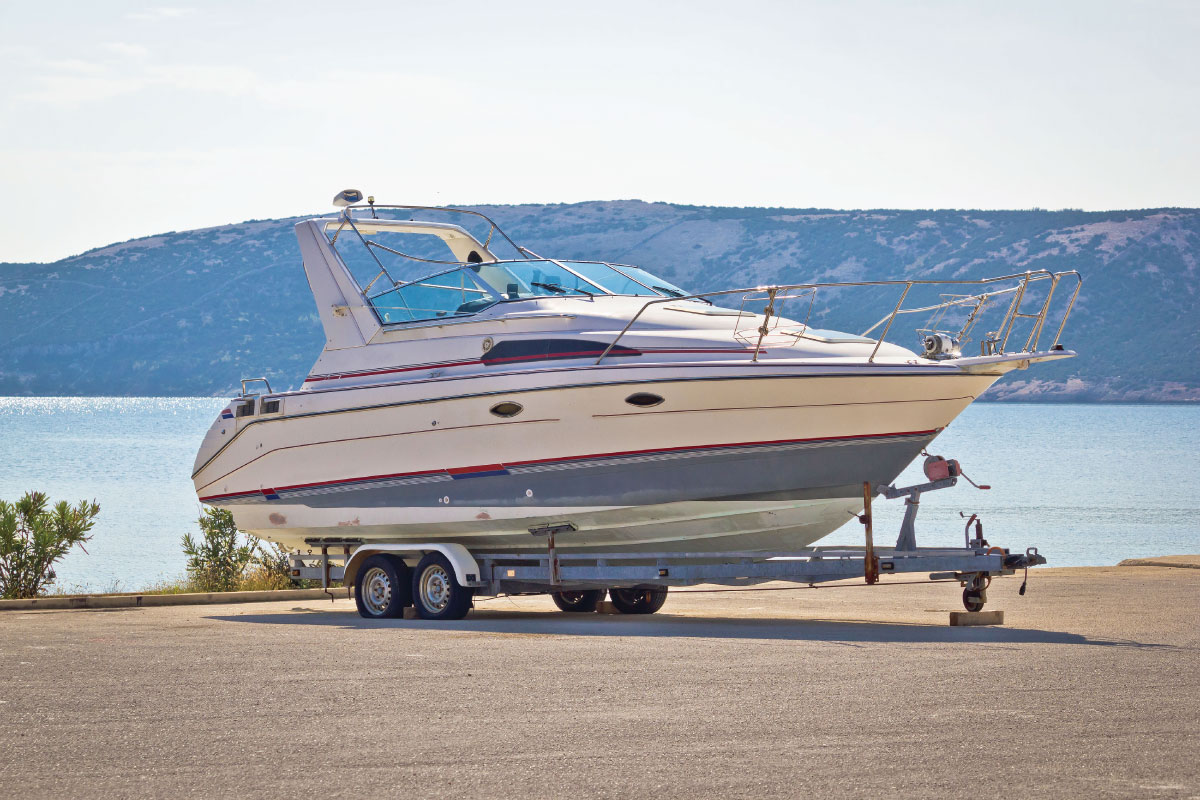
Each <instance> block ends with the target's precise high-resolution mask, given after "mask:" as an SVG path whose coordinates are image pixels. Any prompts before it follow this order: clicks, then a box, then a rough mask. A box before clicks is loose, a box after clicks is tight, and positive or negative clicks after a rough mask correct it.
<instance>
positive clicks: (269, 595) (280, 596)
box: [0, 588, 346, 611]
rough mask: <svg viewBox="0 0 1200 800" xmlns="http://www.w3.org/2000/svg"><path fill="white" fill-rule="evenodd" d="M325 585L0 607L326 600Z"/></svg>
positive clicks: (341, 593) (337, 592)
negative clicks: (309, 587) (314, 587)
mask: <svg viewBox="0 0 1200 800" xmlns="http://www.w3.org/2000/svg"><path fill="white" fill-rule="evenodd" d="M330 591H331V592H332V593H333V596H334V598H336V599H338V600H343V599H345V598H346V590H345V589H344V588H337V589H330ZM328 598H329V595H327V594H325V592H324V590H322V589H278V590H275V591H269V592H198V593H187V594H137V593H136V592H134V593H126V594H82V595H75V596H73V597H31V598H29V599H26V600H0V611H35V610H38V609H59V610H61V609H72V608H144V607H148V606H204V605H215V604H219V603H267V602H271V601H281V600H326V599H328Z"/></svg>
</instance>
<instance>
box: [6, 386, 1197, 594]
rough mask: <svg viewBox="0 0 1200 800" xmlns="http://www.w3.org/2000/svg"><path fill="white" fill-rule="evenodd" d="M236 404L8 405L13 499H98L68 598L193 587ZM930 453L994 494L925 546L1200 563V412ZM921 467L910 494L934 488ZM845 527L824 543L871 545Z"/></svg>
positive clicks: (1084, 424) (1028, 418) (938, 512)
mask: <svg viewBox="0 0 1200 800" xmlns="http://www.w3.org/2000/svg"><path fill="white" fill-rule="evenodd" d="M226 402H227V401H226V400H223V399H213V398H163V397H148V398H147V397H133V398H103V397H101V398H96V397H91V398H58V397H33V398H0V498H3V499H5V500H9V501H10V502H11V501H13V500H16V499H17V498H18V497H19V496H20V495H21V494H22V493H24V492H25V491H26V490H29V489H38V490H41V491H44V492H46V493H48V494H49V495H50V498H51V500H53V501H57V500H68V501H71V502H72V503H74V502H77V501H79V500H92V499H94V500H96V501H97V502H98V503H99V504H100V515H99V517H98V518H97V522H96V526H95V528H94V529H93V531H92V533H93V538H92V540H91V541H90V542H88V543H87V545H86V548H87V552H86V553H84V552H82V551H81V550H78V549H77V550H75V551H74V552H72V553H71V554H70V555H69V556H67V557H66V559H64V561H63V562H62V563H61V565H60V567H59V568H58V585H59V587H60V588H64V589H71V590H74V589H88V590H92V591H102V590H111V589H117V590H121V591H132V590H136V589H140V588H144V587H146V586H147V585H149V584H152V583H154V582H157V581H162V580H170V579H173V578H176V577H179V576H180V575H182V574H183V571H184V565H185V561H186V559H185V557H184V555H183V552H182V550H181V548H180V539H181V538H182V537H183V535H184V534H185V533H189V532H190V533H193V534H195V533H197V532H198V531H199V526H198V525H197V523H196V520H197V518H198V517H199V515H200V510H201V507H200V504H199V502H197V500H196V495H195V493H194V492H193V490H192V483H191V479H190V477H189V476H190V474H191V468H192V461H193V459H194V457H195V453H196V448H197V447H198V446H199V444H200V439H201V437H202V436H203V435H204V432H205V430H207V428H208V426H209V424H210V423H211V422H212V420H213V418H214V417H215V416H216V414H217V413H218V411H219V410H220V409H221V408H222V407H223V406H224V405H225V403H226ZM930 451H931V452H933V453H937V454H941V455H944V456H946V457H949V458H956V459H958V460H959V461H960V462H961V463H962V465H963V469H964V471H965V472H966V474H967V475H968V476H970V477H971V478H972V479H974V480H975V481H976V482H977V483H980V484H990V485H991V486H992V488H991V489H990V490H987V491H983V490H978V489H974V488H972V487H971V486H970V485H969V484H967V483H966V482H965V481H960V482H959V485H958V486H956V487H954V488H952V489H946V490H942V491H937V492H931V493H929V494H927V495H924V496H923V497H922V499H921V507H920V514H919V515H918V517H917V543H918V544H919V545H922V546H956V545H961V544H962V542H963V526H964V523H965V521H966V520H965V519H964V518H962V517H960V516H959V514H960V512H961V513H963V514H966V515H970V514H971V513H978V514H979V515H980V516H981V517H982V519H983V524H984V536H985V538H987V539H988V540H989V541H990V542H991V543H992V544H998V545H1002V546H1005V547H1010V548H1012V549H1014V550H1023V549H1024V548H1026V547H1029V546H1034V547H1037V548H1039V549H1040V551H1041V552H1042V554H1043V555H1045V556H1046V557H1047V558H1048V559H1049V561H1050V564H1051V565H1052V566H1084V565H1106V564H1115V563H1117V562H1118V561H1120V560H1122V559H1125V558H1135V557H1140V556H1154V555H1164V554H1168V553H1197V552H1200V522H1198V520H1200V499H1198V497H1200V494H1198V492H1197V487H1196V480H1197V478H1198V476H1200V407H1192V406H1154V405H1135V406H1134V405H1127V406H1113V405H1033V404H1027V405H1026V404H1022V405H1016V404H996V403H991V404H989V403H977V404H975V405H973V406H971V407H970V408H968V409H967V410H966V412H964V413H963V415H962V416H961V417H959V418H958V419H957V420H956V421H955V422H954V424H952V425H951V426H950V427H949V428H948V429H947V430H946V431H945V432H944V433H943V434H942V435H941V436H940V437H938V439H937V440H935V441H934V443H933V444H932V445H931V446H930ZM921 461H922V459H918V460H917V461H916V462H915V463H914V465H913V466H912V467H910V468H909V469H908V470H907V471H906V472H905V473H904V474H903V475H902V476H901V477H900V478H899V480H898V481H897V483H898V484H899V485H909V484H914V483H920V482H922V481H923V480H924V476H923V475H922V473H921V466H920V464H921ZM903 514H904V501H903V500H890V501H889V500H883V499H882V498H876V500H875V526H874V527H875V541H876V543H877V544H881V545H890V544H892V543H893V542H894V540H895V536H896V533H897V532H898V530H899V527H900V520H901V518H902V517H903ZM847 520H848V521H847V524H846V525H845V526H844V527H842V528H841V529H840V530H838V531H837V532H835V533H833V534H832V535H830V536H829V537H827V538H826V539H825V540H823V541H822V542H821V544H861V541H862V527H861V526H860V525H859V524H858V523H857V522H856V521H853V520H851V519H850V518H849V517H847Z"/></svg>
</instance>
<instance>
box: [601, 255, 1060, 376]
mask: <svg viewBox="0 0 1200 800" xmlns="http://www.w3.org/2000/svg"><path fill="white" fill-rule="evenodd" d="M1072 278H1073V279H1074V290H1073V291H1072V292H1071V297H1070V300H1068V301H1067V304H1066V307H1065V308H1064V309H1063V312H1062V320H1061V321H1060V322H1059V324H1058V330H1057V331H1055V334H1054V341H1053V342H1051V344H1050V347H1049V348H1048V349H1050V350H1055V349H1059V347H1060V346H1059V339H1061V338H1062V332H1063V328H1065V327H1066V324H1067V318H1068V317H1070V316H1071V309H1072V308H1074V306H1075V301H1076V300H1077V299H1078V298H1079V290H1080V288H1081V287H1082V285H1083V279H1082V277H1080V275H1079V273H1078V272H1076V271H1075V270H1066V271H1063V272H1049V271H1047V270H1033V271H1029V272H1020V273H1014V274H1012V275H1001V276H999V277H995V278H980V279H977V280H945V281H932V280H908V281H852V282H840V283H791V284H785V285H780V286H760V287H754V288H747V289H723V290H721V291H717V292H704V293H702V294H693V295H687V296H686V297H662V298H656V299H654V300H648V301H647V302H646V303H644V304H643V305H642V307H641V308H640V309H638V311H637V313H635V314H634V315H633V317H631V318H630V320H629V322H628V323H626V324H625V327H624V328H622V329H621V332H620V333H618V334H617V336H616V338H614V339H613V340H612V342H610V343H609V345H608V347H606V348H605V350H604V352H603V353H601V354H600V357H599V358H597V359H596V362H595V363H596V364H600V362H602V361H604V359H605V358H606V357H607V356H608V354H609V353H610V352H611V351H612V349H613V348H614V347H616V346H617V343H618V342H620V341H621V337H623V336H624V335H625V334H626V333H628V332H629V329H630V328H632V327H633V325H634V323H636V322H637V321H638V320H639V319H640V318H641V317H642V315H643V314H644V313H645V312H646V310H647V309H648V308H650V307H651V306H656V305H661V304H664V303H677V302H680V301H682V300H708V301H710V302H711V300H710V298H715V297H727V296H731V295H741V296H742V308H741V310H739V312H738V313H739V317H740V316H743V315H745V316H748V317H750V318H751V319H754V320H755V321H756V322H758V323H759V324H758V326H757V328H756V329H755V332H756V333H757V334H758V337H757V341H756V342H755V346H754V355H753V356H752V360H754V361H757V360H758V357H759V354H760V353H761V351H762V346H763V341H764V339H766V337H767V336H768V335H770V334H771V333H774V332H776V330H777V326H778V324H779V319H780V312H779V309H778V308H777V307H776V303H777V302H781V301H783V300H785V299H793V298H797V297H804V298H806V299H807V300H808V309H809V312H811V310H812V306H813V302H814V298H815V296H816V293H817V292H818V291H819V290H822V289H824V290H833V289H848V288H852V287H871V286H875V287H895V288H896V289H898V290H899V292H900V296H899V299H897V300H896V305H895V307H894V308H893V309H892V310H891V312H890V313H888V314H886V315H885V316H884V317H883V318H882V319H880V320H879V322H877V323H875V324H874V325H872V326H871V327H869V328H867V329H866V330H865V331H864V332H863V333H862V334H861V335H862V337H867V336H869V335H870V334H871V333H873V332H874V331H875V330H876V329H878V328H879V327H880V326H882V327H883V331H882V333H880V335H879V338H878V339H876V340H875V348H874V349H873V350H872V351H871V356H870V358H869V359H868V361H871V362H873V361H874V360H875V356H876V355H877V354H878V353H879V347H880V345H882V344H883V342H884V341H885V340H886V339H887V335H888V333H889V332H890V331H891V328H892V323H894V322H895V321H896V318H897V317H899V316H901V315H904V314H932V315H933V316H932V318H931V320H930V323H929V325H927V326H926V327H924V328H919V329H918V332H920V333H934V334H936V333H946V334H948V335H949V336H950V338H951V339H952V340H954V341H955V342H956V343H958V344H961V343H964V342H966V341H967V337H968V336H969V335H970V333H971V331H972V329H973V328H974V327H975V326H976V325H977V324H978V322H979V321H980V318H981V315H982V313H983V311H984V310H985V309H986V308H987V307H988V306H989V305H991V304H992V303H993V302H994V301H996V300H997V299H999V298H1005V297H1007V298H1009V302H1008V307H1007V309H1006V310H1005V312H1004V315H1003V317H1002V318H1001V320H1000V323H999V325H997V326H996V329H995V330H993V331H989V332H988V333H987V334H986V335H985V336H984V337H983V338H982V339H981V340H980V342H979V345H980V355H1005V354H1008V353H1009V351H1008V344H1009V339H1010V338H1011V336H1012V334H1013V328H1014V326H1015V325H1016V323H1017V320H1021V319H1025V320H1030V321H1031V325H1030V330H1029V334H1028V335H1027V336H1026V338H1025V343H1024V345H1022V348H1021V349H1020V350H1017V351H1013V352H1014V353H1017V354H1020V353H1033V352H1038V347H1039V346H1040V343H1041V338H1042V333H1043V329H1044V328H1045V325H1046V320H1047V317H1048V315H1049V313H1050V311H1051V309H1052V308H1053V301H1054V296H1055V292H1056V290H1057V289H1058V285H1059V283H1060V282H1061V281H1063V280H1064V279H1072ZM1006 284H1011V285H1006ZM1039 285H1040V286H1039ZM915 286H943V287H947V288H949V287H964V286H977V287H981V288H982V289H984V291H975V292H971V293H968V294H956V295H944V297H945V299H944V300H943V302H941V303H935V304H932V305H925V306H921V307H918V308H905V307H904V302H905V300H906V299H907V298H908V295H909V292H910V291H912V289H913V287H915ZM1031 286H1038V287H1039V288H1045V291H1046V294H1045V298H1044V299H1042V301H1041V302H1040V303H1039V304H1036V308H1033V309H1032V310H1031V309H1030V308H1027V305H1026V298H1027V295H1028V290H1029V288H1030V287H1031ZM992 287H995V288H992ZM754 300H760V301H762V302H764V303H765V306H764V309H763V313H762V314H756V313H753V312H749V311H746V310H745V307H746V305H747V303H748V302H751V301H754ZM952 308H962V309H965V310H966V320H965V322H964V323H963V325H962V326H961V327H959V328H958V329H957V330H951V331H942V330H940V329H939V327H938V323H940V322H943V321H944V320H945V317H946V314H947V312H948V311H949V310H950V309H952ZM772 320H774V322H772ZM807 328H808V318H807V315H806V317H805V319H804V320H803V321H802V322H801V329H800V330H799V331H779V332H780V333H786V334H789V335H791V336H793V337H797V338H798V337H801V336H803V333H804V330H806V329H807Z"/></svg>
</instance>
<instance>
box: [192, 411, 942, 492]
mask: <svg viewBox="0 0 1200 800" xmlns="http://www.w3.org/2000/svg"><path fill="white" fill-rule="evenodd" d="M934 433H937V430H936V429H935V430H929V431H901V432H898V433H868V434H860V435H857V436H818V437H816V438H811V439H770V440H767V441H762V442H732V443H727V444H702V445H687V446H684V447H659V448H654V449H651V450H618V451H615V452H611V453H589V454H587V455H581V456H560V457H558V458H542V459H534V460H532V461H509V462H507V463H506V464H484V465H480V466H474V467H454V468H452V469H428V470H423V471H421V472H394V473H390V474H386V475H366V476H363V477H361V478H340V479H338V480H333V481H317V482H316V483H297V484H292V485H291V486H276V487H275V488H274V489H273V490H271V491H274V492H276V493H278V492H284V491H287V490H289V489H314V488H317V487H320V486H337V485H339V484H351V483H366V482H370V481H382V480H392V479H395V478H417V477H421V476H422V475H449V476H450V477H452V478H454V477H471V478H476V477H484V476H485V475H487V474H494V475H507V474H509V473H508V469H507V468H508V467H524V466H532V465H534V464H554V463H565V462H570V461H588V460H591V459H602V458H622V457H625V456H644V455H654V454H658V453H679V452H684V451H688V450H723V449H730V448H735V447H760V446H768V445H779V444H803V443H805V442H837V441H850V440H852V439H888V438H891V437H893V436H928V435H930V434H934ZM262 491H263V490H261V489H254V490H252V491H249V492H230V493H229V494H210V495H207V496H205V497H201V498H200V502H202V503H208V502H211V501H213V500H230V499H233V498H236V497H250V496H253V495H257V494H261V493H262Z"/></svg>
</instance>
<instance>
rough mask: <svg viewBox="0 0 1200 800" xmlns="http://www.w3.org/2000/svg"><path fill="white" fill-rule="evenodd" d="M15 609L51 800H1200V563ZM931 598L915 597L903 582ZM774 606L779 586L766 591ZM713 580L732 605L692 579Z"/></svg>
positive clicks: (29, 754)
mask: <svg viewBox="0 0 1200 800" xmlns="http://www.w3.org/2000/svg"><path fill="white" fill-rule="evenodd" d="M888 580H890V581H892V582H894V583H903V584H904V585H897V586H879V587H864V586H862V585H859V584H850V585H837V586H832V587H827V588H818V589H815V590H814V589H799V590H796V589H791V588H789V589H788V590H786V591H771V590H767V591H763V590H755V591H746V590H739V591H736V592H707V591H700V592H697V591H691V590H684V591H672V593H671V597H670V598H669V599H668V601H667V604H666V606H665V607H664V609H663V610H662V612H660V613H659V614H656V615H654V616H650V617H628V616H619V615H615V616H613V615H600V614H586V615H576V614H563V613H559V612H558V611H557V610H556V609H554V607H553V605H552V604H551V603H550V602H549V600H548V599H546V598H542V597H530V598H513V599H508V598H499V599H491V600H486V601H480V602H479V603H478V604H477V607H476V609H475V610H474V611H473V612H472V613H471V615H470V616H468V617H467V618H466V619H465V620H462V621H459V622H446V623H437V622H424V621H420V620H393V621H387V622H378V621H367V620H363V619H361V618H359V617H358V615H357V614H356V613H355V611H354V604H353V602H351V601H347V600H344V599H342V600H339V601H337V602H329V601H322V600H304V601H288V602H279V603H255V604H245V605H220V606H193V607H162V608H123V609H105V610H65V611H11V612H5V613H3V614H0V676H2V677H3V680H2V681H0V786H3V787H4V789H5V790H6V793H9V794H8V796H11V797H14V798H17V797H20V798H38V797H89V798H94V797H151V796H153V797H179V796H197V797H247V796H253V797H284V796H286V797H299V796H313V797H330V796H344V795H355V796H358V797H363V796H371V795H373V794H379V795H382V796H385V797H392V796H396V797H415V796H424V795H426V794H429V795H434V794H436V795H439V796H443V797H467V796H470V797H478V798H499V797H514V798H517V797H519V798H543V797H544V798H564V797H571V798H590V797H622V798H630V797H637V798H645V797H674V796H686V797H689V798H707V797H722V798H724V797H756V798H757V797H795V796H800V795H815V796H846V797H873V798H879V797H884V796H904V797H933V796H937V797H946V796H977V795H992V796H1007V797H1038V796H1040V797H1067V796H1088V797H1197V796H1200V766H1198V763H1200V762H1198V758H1197V747H1198V746H1200V625H1198V624H1197V617H1198V614H1200V569H1177V568H1170V567H1157V566H1149V567H1111V568H1081V569H1038V570H1033V571H1031V574H1030V584H1029V591H1028V593H1027V594H1026V595H1025V596H1024V597H1019V596H1018V594H1017V588H1018V586H1019V585H1020V576H1019V575H1018V576H1016V577H1015V578H1005V579H1001V580H997V581H996V582H995V583H994V584H993V585H992V588H991V589H990V590H989V598H990V602H989V605H988V608H989V610H990V609H1003V610H1004V611H1005V614H1006V624H1005V625H1004V626H1002V627H985V628H960V627H953V628H952V627H950V626H949V625H948V624H947V619H948V612H950V611H955V610H961V605H960V602H959V593H960V590H959V589H958V588H957V586H956V585H954V584H929V583H924V582H921V581H920V579H918V578H914V576H891V577H888V578H885V581H888ZM914 580H915V581H916V582H915V583H912V581H914ZM779 586H780V585H776V584H771V585H769V586H768V587H767V588H768V589H775V588H779ZM700 588H712V587H700Z"/></svg>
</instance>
